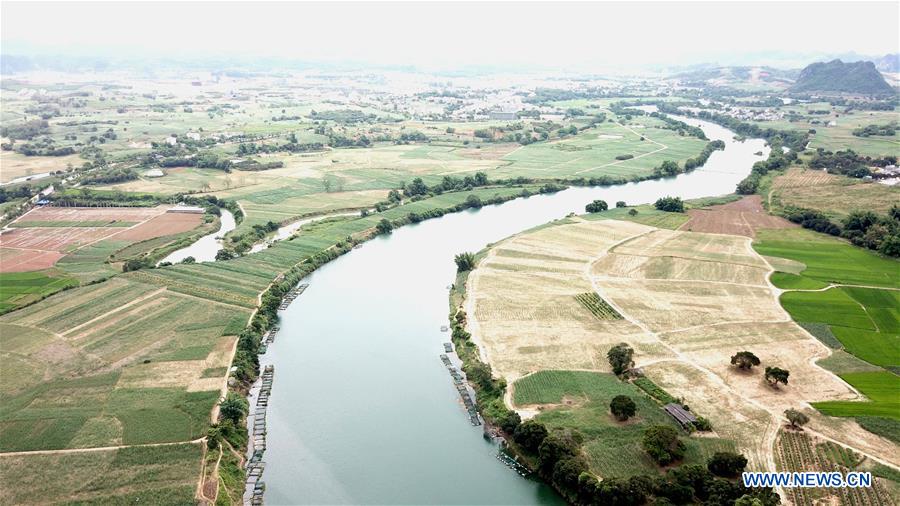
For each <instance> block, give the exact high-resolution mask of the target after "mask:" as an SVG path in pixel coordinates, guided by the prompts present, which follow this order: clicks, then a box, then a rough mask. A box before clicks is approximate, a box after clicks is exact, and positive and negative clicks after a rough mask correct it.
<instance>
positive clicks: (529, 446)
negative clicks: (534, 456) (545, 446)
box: [513, 420, 549, 453]
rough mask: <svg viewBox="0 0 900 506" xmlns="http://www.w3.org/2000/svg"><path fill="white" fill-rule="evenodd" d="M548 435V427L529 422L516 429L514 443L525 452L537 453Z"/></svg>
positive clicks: (532, 421)
mask: <svg viewBox="0 0 900 506" xmlns="http://www.w3.org/2000/svg"><path fill="white" fill-rule="evenodd" d="M547 434H549V433H548V432H547V427H544V424H542V423H540V422H537V421H534V420H528V421H526V422H524V423H522V424H521V425H519V426H518V427H516V430H515V432H514V433H513V441H515V442H516V444H518V445H519V446H521V447H522V448H523V449H524V450H525V451H527V452H529V453H536V452H537V451H538V448H540V446H541V443H543V442H544V439H546V438H547Z"/></svg>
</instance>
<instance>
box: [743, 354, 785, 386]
mask: <svg viewBox="0 0 900 506" xmlns="http://www.w3.org/2000/svg"><path fill="white" fill-rule="evenodd" d="M760 363H761V361H760V360H759V357H757V356H756V355H755V354H754V353H753V352H751V351H739V352H737V353H735V354H734V355H732V356H731V365H733V366H735V367H737V368H738V369H741V370H744V371H750V370H752V369H753V367H754V366H758V365H759V364H760ZM790 375H791V373H790V372H788V371H787V370H786V369H782V368H780V367H775V366H768V367H766V371H765V375H764V377H765V379H766V381H768V382H769V384H771V385H772V386H775V387H777V386H778V384H779V383H782V384H784V385H787V383H788V377H789V376H790Z"/></svg>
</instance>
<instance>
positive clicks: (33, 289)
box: [0, 253, 78, 313]
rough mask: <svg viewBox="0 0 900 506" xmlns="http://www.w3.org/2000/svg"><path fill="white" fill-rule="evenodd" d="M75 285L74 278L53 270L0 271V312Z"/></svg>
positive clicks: (76, 282)
mask: <svg viewBox="0 0 900 506" xmlns="http://www.w3.org/2000/svg"><path fill="white" fill-rule="evenodd" d="M0 255H2V253H0ZM77 285H78V281H76V280H75V279H72V278H70V277H67V276H65V275H62V274H61V273H59V272H58V271H54V270H46V271H31V272H4V273H0V313H5V312H7V311H9V310H11V309H13V308H16V307H20V306H24V305H26V304H29V303H31V302H33V301H35V300H38V299H40V298H42V297H44V296H46V295H49V294H51V293H55V292H57V291H59V290H61V289H63V288H69V287H72V286H77Z"/></svg>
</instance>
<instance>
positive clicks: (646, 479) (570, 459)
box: [503, 401, 780, 506]
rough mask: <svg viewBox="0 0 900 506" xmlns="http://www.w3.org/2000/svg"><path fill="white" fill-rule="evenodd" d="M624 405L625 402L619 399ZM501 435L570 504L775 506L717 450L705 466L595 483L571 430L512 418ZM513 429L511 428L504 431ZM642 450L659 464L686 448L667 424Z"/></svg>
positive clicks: (649, 434)
mask: <svg viewBox="0 0 900 506" xmlns="http://www.w3.org/2000/svg"><path fill="white" fill-rule="evenodd" d="M621 402H622V403H623V405H625V404H627V403H625V402H624V401H621ZM506 422H507V423H506V426H505V427H503V429H504V432H506V433H507V434H510V435H511V436H512V440H513V441H514V442H515V443H516V445H517V447H518V448H519V449H521V450H522V452H524V453H526V454H528V455H530V456H532V457H534V458H535V461H536V463H537V472H538V474H539V475H540V476H541V477H543V478H544V479H545V480H547V481H548V482H549V483H551V484H552V485H553V486H554V487H555V488H556V489H557V490H558V491H559V492H560V493H561V494H562V495H563V496H564V497H565V498H566V499H567V500H568V501H569V502H570V503H571V504H576V505H584V506H593V505H620V506H638V505H642V504H647V503H653V504H697V503H703V504H708V505H716V506H719V505H721V506H726V505H727V506H732V505H735V504H742V505H759V506H774V505H777V504H779V503H780V498H779V497H778V495H777V494H776V493H775V492H774V491H773V490H772V489H770V488H766V489H762V488H759V489H753V488H747V487H744V486H743V483H741V482H740V480H735V478H736V477H738V476H740V474H741V473H742V472H743V471H744V469H745V468H746V466H747V459H746V458H745V457H744V456H743V455H739V454H735V453H730V452H717V453H715V454H714V455H713V456H712V457H710V458H709V460H707V462H706V465H705V466H704V465H702V464H689V465H684V466H681V467H677V468H674V469H670V470H669V471H668V472H667V473H666V474H664V475H652V476H641V475H638V476H632V477H630V478H606V479H603V480H598V479H597V477H596V476H595V475H594V474H593V473H591V472H590V469H589V466H588V464H587V462H586V460H585V458H584V456H583V452H582V444H583V439H584V438H583V436H582V435H581V434H580V433H579V432H578V431H576V430H573V429H553V430H548V429H547V427H546V426H544V425H543V424H542V423H540V422H538V421H535V420H529V421H527V422H524V423H516V422H517V416H512V417H510V418H509V420H507V421H506ZM507 429H512V430H507ZM641 444H642V446H643V447H644V448H645V450H646V451H647V452H648V454H650V455H651V456H654V458H655V460H657V462H659V463H660V464H661V465H667V464H670V463H673V462H677V461H679V460H681V459H682V458H683V456H684V452H685V446H684V443H683V442H682V441H681V439H680V437H679V433H678V431H677V430H676V429H675V428H673V427H671V426H668V425H657V426H652V427H649V428H648V429H647V430H646V431H645V433H644V436H643V438H642V441H641Z"/></svg>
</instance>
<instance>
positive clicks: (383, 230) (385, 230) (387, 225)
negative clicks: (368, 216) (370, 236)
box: [375, 218, 394, 234]
mask: <svg viewBox="0 0 900 506" xmlns="http://www.w3.org/2000/svg"><path fill="white" fill-rule="evenodd" d="M391 230H394V225H392V224H391V222H390V221H388V220H387V219H386V218H382V219H381V221H379V222H378V225H375V231H376V232H378V233H379V234H390V233H391Z"/></svg>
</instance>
